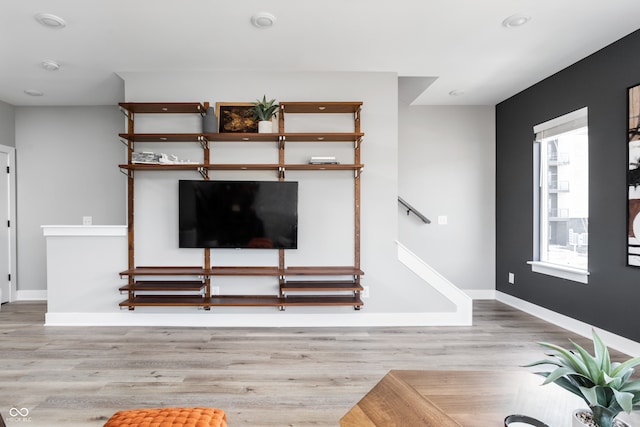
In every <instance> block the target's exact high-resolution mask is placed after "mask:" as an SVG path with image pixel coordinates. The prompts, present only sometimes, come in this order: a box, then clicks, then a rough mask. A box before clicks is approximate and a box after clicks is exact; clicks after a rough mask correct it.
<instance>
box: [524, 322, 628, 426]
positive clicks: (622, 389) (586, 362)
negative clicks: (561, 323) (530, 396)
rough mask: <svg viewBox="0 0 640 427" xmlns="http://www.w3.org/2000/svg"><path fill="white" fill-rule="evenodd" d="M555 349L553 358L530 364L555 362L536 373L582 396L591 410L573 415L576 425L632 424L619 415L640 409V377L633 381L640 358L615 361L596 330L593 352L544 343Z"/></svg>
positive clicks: (542, 344) (584, 410)
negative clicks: (545, 369) (632, 377)
mask: <svg viewBox="0 0 640 427" xmlns="http://www.w3.org/2000/svg"><path fill="white" fill-rule="evenodd" d="M539 344H540V345H541V346H543V347H545V348H547V349H549V350H551V352H550V353H548V354H547V356H549V358H547V359H543V360H539V361H537V362H534V363H531V364H529V365H527V366H528V367H531V366H539V365H552V366H555V368H554V369H553V370H551V371H546V372H536V373H537V374H538V375H542V376H543V377H546V380H545V381H544V382H543V385H544V384H549V383H556V384H557V385H559V386H560V387H562V388H564V389H565V390H568V391H570V392H571V393H573V394H575V395H577V396H579V397H580V398H582V399H583V400H584V401H585V403H586V404H587V405H588V406H589V409H590V411H589V410H586V409H583V410H577V411H575V412H574V415H573V426H574V427H582V426H589V427H614V426H615V427H617V426H628V425H627V424H626V423H624V422H622V421H620V420H616V419H615V418H616V417H617V416H618V414H619V413H620V412H622V411H625V412H627V413H631V411H632V410H635V409H640V380H631V376H632V374H633V371H634V369H633V368H634V367H635V366H637V365H640V357H635V358H632V359H629V360H627V361H626V362H623V363H617V362H611V358H610V356H609V349H608V348H607V346H606V345H605V344H604V343H603V342H602V340H601V339H600V337H599V336H598V335H597V334H596V332H595V331H593V350H594V354H593V355H591V354H589V352H587V351H586V350H585V349H584V348H582V347H580V346H579V345H578V344H576V343H574V342H573V341H571V344H572V345H573V349H570V350H568V349H565V348H562V347H560V346H557V345H554V344H550V343H546V342H541V343H539Z"/></svg>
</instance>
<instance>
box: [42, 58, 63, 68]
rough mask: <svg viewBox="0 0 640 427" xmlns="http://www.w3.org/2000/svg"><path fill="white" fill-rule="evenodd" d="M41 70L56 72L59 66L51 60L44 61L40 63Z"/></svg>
mask: <svg viewBox="0 0 640 427" xmlns="http://www.w3.org/2000/svg"><path fill="white" fill-rule="evenodd" d="M41 65H42V68H44V69H45V70H47V71H58V70H59V69H60V64H58V63H57V62H56V61H54V60H51V59H46V60H44V61H42V63H41Z"/></svg>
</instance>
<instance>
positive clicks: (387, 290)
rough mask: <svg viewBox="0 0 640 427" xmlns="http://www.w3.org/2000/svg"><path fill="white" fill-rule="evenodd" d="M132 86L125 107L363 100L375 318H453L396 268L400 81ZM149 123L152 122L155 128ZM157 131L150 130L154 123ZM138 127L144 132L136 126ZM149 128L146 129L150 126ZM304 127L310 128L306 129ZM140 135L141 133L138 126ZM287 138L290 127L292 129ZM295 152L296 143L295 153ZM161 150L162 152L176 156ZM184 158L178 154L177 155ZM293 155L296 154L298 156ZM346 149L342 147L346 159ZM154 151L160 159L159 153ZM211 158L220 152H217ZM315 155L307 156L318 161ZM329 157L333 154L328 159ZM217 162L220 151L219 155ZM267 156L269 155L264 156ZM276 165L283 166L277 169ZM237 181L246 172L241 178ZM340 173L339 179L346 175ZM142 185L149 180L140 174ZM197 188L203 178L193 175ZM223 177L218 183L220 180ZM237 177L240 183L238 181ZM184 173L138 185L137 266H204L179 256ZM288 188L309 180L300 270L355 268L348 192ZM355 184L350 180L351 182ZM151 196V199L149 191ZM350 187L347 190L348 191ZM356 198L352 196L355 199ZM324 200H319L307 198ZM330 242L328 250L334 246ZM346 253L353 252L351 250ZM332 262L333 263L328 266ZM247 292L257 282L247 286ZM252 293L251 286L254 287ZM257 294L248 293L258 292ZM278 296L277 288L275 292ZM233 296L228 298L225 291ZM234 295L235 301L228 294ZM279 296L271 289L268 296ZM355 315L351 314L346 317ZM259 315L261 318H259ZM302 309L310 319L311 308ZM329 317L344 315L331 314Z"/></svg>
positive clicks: (184, 81)
mask: <svg viewBox="0 0 640 427" xmlns="http://www.w3.org/2000/svg"><path fill="white" fill-rule="evenodd" d="M120 76H121V77H122V78H123V79H124V81H125V98H126V100H127V101H137V102H145V101H146V102H150V101H183V102H184V101H209V102H212V103H215V102H251V101H253V100H255V99H256V98H259V97H260V98H261V97H262V95H263V94H266V96H267V98H276V99H277V100H278V101H363V103H364V106H363V112H362V130H363V132H365V139H364V143H363V146H362V161H363V163H364V164H365V170H364V173H363V175H362V203H361V206H362V224H361V226H362V229H361V235H362V269H363V270H364V271H365V276H364V277H363V284H364V285H365V286H369V287H370V292H371V297H370V298H369V299H367V300H365V310H366V311H367V312H416V311H418V312H420V311H446V310H448V309H451V308H452V304H450V303H449V302H448V301H446V300H445V299H444V298H443V297H442V296H441V295H440V294H438V293H436V292H435V291H433V290H432V289H431V288H430V287H429V286H427V285H426V284H424V283H423V282H422V281H420V280H419V279H418V278H417V277H416V276H415V275H414V274H413V273H411V272H410V271H409V270H408V269H406V268H405V267H404V266H403V265H402V264H400V262H399V261H398V260H397V249H396V245H395V242H396V240H397V238H398V218H397V216H398V210H397V207H396V198H397V195H398V151H397V148H398V143H397V141H398V133H397V125H398V109H397V76H396V75H395V74H393V73H278V72H259V73H258V72H255V73H250V72H174V73H171V72H166V73H133V72H131V73H129V72H127V73H120ZM150 120H151V119H150ZM149 125H150V123H149ZM136 126H137V125H136ZM145 126H146V124H145ZM302 126H305V125H302ZM136 130H137V131H141V129H140V128H138V127H136ZM287 130H289V128H287ZM291 145H292V144H289V146H291ZM235 146H236V148H235V150H242V152H243V153H245V154H244V155H246V156H247V157H246V161H247V162H251V161H255V159H256V158H257V156H258V155H262V154H254V153H253V151H248V150H260V151H262V148H258V147H257V146H250V147H249V148H243V147H242V146H238V144H236V145H235ZM171 149H173V148H172V147H170V146H163V147H162V148H160V150H163V151H164V150H167V151H169V150H171ZM175 149H176V150H177V149H179V148H178V147H176V148H175ZM294 149H295V148H294ZM339 149H341V148H336V150H339ZM156 150H159V149H158V148H157V147H156ZM213 150H216V148H215V147H214V148H213ZM313 154H315V153H308V155H313ZM326 154H328V153H325V155H326ZM212 155H214V156H215V155H216V154H215V151H214V154H212ZM265 155H268V154H265ZM273 161H275V160H273ZM233 173H235V174H237V173H238V172H233ZM342 173H343V172H338V173H337V174H342ZM137 176H138V177H140V176H141V174H138V175H137ZM189 176H190V177H191V179H198V176H197V175H194V174H191V175H189ZM216 176H220V175H216ZM235 176H238V175H235ZM264 176H265V175H264V173H262V172H261V173H246V174H243V175H241V177H240V178H239V179H255V178H264ZM178 178H184V176H183V175H181V174H166V173H155V172H152V173H150V174H149V175H148V176H146V177H142V178H137V181H139V182H137V183H136V203H137V206H136V242H139V243H137V245H138V247H137V251H136V257H137V264H138V265H145V264H148V263H151V264H153V263H156V262H171V265H190V262H192V260H194V261H195V263H196V264H198V263H199V262H200V257H201V255H199V253H196V252H191V253H189V252H188V251H185V250H179V249H177V247H176V246H177V243H176V241H177V236H175V234H176V232H175V224H176V213H175V205H176V200H177V199H176V197H177V190H176V188H177V184H176V182H177V179H178ZM287 178H288V179H300V180H301V181H302V180H303V179H304V180H305V181H304V184H301V185H303V186H304V187H302V189H303V190H304V188H309V189H310V190H311V193H309V192H305V194H304V195H303V196H301V199H303V200H302V201H301V206H300V217H301V218H300V230H299V232H300V234H301V246H302V247H301V248H300V249H299V250H298V251H296V252H295V253H292V254H291V255H290V256H287V260H293V261H295V264H296V265H305V264H308V265H323V264H326V263H327V262H332V263H333V262H336V263H341V262H344V263H346V264H350V263H351V262H352V258H349V260H347V258H348V257H350V256H351V252H350V250H351V246H350V245H351V243H350V242H351V239H352V238H351V235H352V233H353V231H352V221H351V219H350V218H349V217H348V216H347V217H346V218H345V219H344V221H343V220H341V219H337V218H336V219H332V218H333V216H332V215H331V213H332V212H335V211H336V210H338V211H340V210H343V209H344V206H347V205H348V206H352V201H351V194H350V192H349V191H348V190H347V191H343V190H344V189H343V188H342V187H341V185H345V184H340V183H339V182H336V183H335V184H336V185H335V186H334V187H333V189H331V186H330V188H329V189H324V190H321V187H322V185H324V184H326V183H331V182H334V181H335V180H338V177H337V175H333V174H331V173H325V174H317V173H315V172H311V173H308V174H300V173H298V174H293V173H290V174H288V175H287ZM347 181H352V180H350V179H349V178H348V177H347ZM143 188H146V189H147V190H151V191H147V192H142V189H143ZM347 188H348V187H347ZM347 193H349V194H347ZM309 194H317V195H318V198H317V199H316V198H315V197H308V195H309ZM327 242H330V244H327ZM345 247H348V248H349V250H347V251H346V252H345V251H344V248H345ZM214 257H216V259H217V260H220V259H222V262H224V263H227V262H228V263H231V264H254V265H255V264H257V263H260V262H265V263H268V262H269V260H267V259H266V258H269V255H268V254H266V253H258V254H256V253H249V252H247V251H241V252H233V251H232V252H230V253H229V252H227V253H224V252H222V251H217V253H215V254H214ZM325 261H326V262H325ZM242 283H249V280H248V279H244V280H243V281H242ZM247 286H250V285H247ZM258 286H275V285H258V284H256V285H255V287H253V288H251V289H249V291H253V290H255V289H257V287H258ZM274 289H275V287H274ZM222 292H223V293H224V292H225V289H224V288H223V289H222ZM230 293H233V292H230ZM269 293H271V289H269ZM344 309H345V310H351V312H353V309H352V308H344ZM253 310H255V309H253ZM300 310H305V311H311V310H312V309H310V308H301V309H300ZM318 310H320V309H318ZM331 310H334V311H335V310H338V309H337V308H331Z"/></svg>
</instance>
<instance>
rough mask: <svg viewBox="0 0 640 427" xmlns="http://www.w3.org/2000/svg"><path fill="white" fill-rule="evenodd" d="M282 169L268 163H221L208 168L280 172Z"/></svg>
mask: <svg viewBox="0 0 640 427" xmlns="http://www.w3.org/2000/svg"><path fill="white" fill-rule="evenodd" d="M279 168H280V166H279V165H277V164H266V163H256V164H246V163H245V164H232V163H224V164H223V163H219V164H211V165H208V166H207V169H209V170H217V171H221V170H239V171H243V170H278V169H279Z"/></svg>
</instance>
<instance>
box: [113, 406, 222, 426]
mask: <svg viewBox="0 0 640 427" xmlns="http://www.w3.org/2000/svg"><path fill="white" fill-rule="evenodd" d="M104 427H227V416H226V414H225V413H224V411H223V410H221V409H213V408H157V409H130V410H126V411H119V412H116V413H115V414H113V416H112V417H111V418H109V420H108V421H107V423H106V424H105V425H104Z"/></svg>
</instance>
